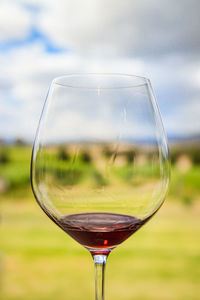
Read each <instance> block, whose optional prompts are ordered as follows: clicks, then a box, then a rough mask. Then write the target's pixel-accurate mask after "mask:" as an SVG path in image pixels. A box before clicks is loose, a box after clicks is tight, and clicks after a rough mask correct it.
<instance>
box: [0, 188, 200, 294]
mask: <svg viewBox="0 0 200 300" xmlns="http://www.w3.org/2000/svg"><path fill="white" fill-rule="evenodd" d="M1 209H2V216H3V222H2V224H1V234H0V238H1V250H2V253H3V258H2V263H3V272H2V281H3V282H2V287H3V296H2V297H3V298H2V299H4V300H23V299H24V300H25V299H30V300H32V299H38V300H47V299H48V300H51V299H55V298H56V299H58V300H59V299H82V300H86V299H93V296H94V295H93V294H94V286H93V283H94V282H93V281H94V278H93V277H94V274H93V265H92V259H91V257H90V255H89V253H87V251H86V250H85V249H84V248H83V247H81V246H79V245H78V244H77V243H76V242H74V241H73V240H72V239H71V238H70V237H68V236H67V235H66V234H65V233H64V232H62V231H61V230H60V229H59V228H57V226H56V225H54V224H53V223H52V222H51V221H50V220H49V219H48V218H47V217H46V216H45V215H44V214H43V213H42V212H41V210H40V208H39V207H38V206H37V204H36V203H35V201H34V199H33V197H32V196H31V194H30V193H29V192H28V193H27V195H26V199H21V200H19V201H16V200H14V199H13V200H12V199H11V200H10V201H7V200H6V199H3V198H2V202H1ZM199 213H200V205H199V203H198V202H197V201H196V202H195V203H193V204H192V205H191V206H189V207H188V206H184V205H182V204H181V203H179V202H177V201H176V202H173V201H168V202H167V203H165V205H164V206H163V208H162V209H161V210H160V212H159V213H158V214H157V215H156V216H155V217H154V219H152V220H151V221H150V222H149V223H148V225H147V226H144V228H143V229H141V230H140V231H139V232H138V233H136V234H135V236H134V237H132V238H130V239H129V240H127V241H126V242H125V243H124V244H122V245H121V246H119V248H118V249H116V250H114V251H113V253H112V254H111V255H110V257H109V259H108V265H107V271H106V296H107V299H110V300H112V299H119V300H122V299H123V300H126V299H127V300H129V299H136V300H151V299H152V300H153V299H154V300H155V299H164V300H165V299H166V300H168V299H173V300H179V299H180V300H184V299H185V300H186V299H191V300H197V299H199V298H200V290H199V277H200V269H199V264H200V254H199V253H200V241H199V234H200V220H199Z"/></svg>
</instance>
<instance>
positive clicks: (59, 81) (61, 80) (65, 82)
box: [52, 72, 150, 90]
mask: <svg viewBox="0 0 200 300" xmlns="http://www.w3.org/2000/svg"><path fill="white" fill-rule="evenodd" d="M86 77H88V78H89V77H91V79H92V78H93V79H94V78H95V77H99V78H100V77H102V78H103V77H104V78H105V77H110V78H111V77H112V78H115V79H117V78H118V79H119V78H120V77H121V78H123V79H127V81H128V80H129V83H127V84H121V83H120V85H119V86H115V85H114V84H113V85H112V84H111V85H108V86H105V85H101V84H96V85H90V84H83V85H81V84H80V85H79V84H73V83H72V80H73V79H75V78H76V79H77V78H80V79H82V78H86ZM70 79H71V81H70ZM131 80H133V81H132V82H131ZM134 81H135V84H134ZM52 84H56V85H59V86H62V87H68V88H76V89H92V90H98V89H101V90H102V89H105V90H110V89H127V88H136V87H142V86H145V85H149V84H150V80H149V79H148V78H147V77H144V76H139V75H133V74H125V73H87V72H85V73H69V74H66V75H62V76H58V77H55V78H54V79H53V81H52Z"/></svg>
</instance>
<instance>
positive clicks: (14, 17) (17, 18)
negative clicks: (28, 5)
mask: <svg viewBox="0 0 200 300" xmlns="http://www.w3.org/2000/svg"><path fill="white" fill-rule="evenodd" d="M30 25H31V20H30V16H29V14H28V13H27V11H26V10H25V9H24V8H23V7H22V6H21V5H19V4H17V3H16V2H15V1H10V0H2V1H0V42H6V41H11V40H17V39H23V38H25V37H26V36H27V35H28V33H29V30H30Z"/></svg>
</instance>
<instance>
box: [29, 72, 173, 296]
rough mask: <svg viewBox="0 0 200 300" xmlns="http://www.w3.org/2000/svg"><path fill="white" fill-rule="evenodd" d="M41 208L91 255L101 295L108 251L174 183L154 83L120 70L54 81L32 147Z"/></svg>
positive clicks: (134, 228) (35, 187)
mask: <svg viewBox="0 0 200 300" xmlns="http://www.w3.org/2000/svg"><path fill="white" fill-rule="evenodd" d="M31 165H32V168H31V174H32V176H31V178H32V188H33V192H34V195H35V198H36V200H37V202H38V203H39V205H40V207H41V208H42V209H43V211H44V212H45V213H46V214H47V215H48V216H49V218H50V219H51V220H52V221H54V222H55V223H56V224H57V225H58V226H59V227H60V228H61V229H63V230H64V231H65V232H66V233H68V234H69V235H70V236H71V237H72V238H74V239H75V240H76V241H77V242H79V243H80V244H82V245H83V246H84V247H85V248H87V249H88V250H89V251H90V253H91V254H92V256H93V259H94V263H95V274H96V284H95V286H96V300H100V299H104V286H103V283H104V269H105V264H106V260H107V256H108V254H109V253H110V252H111V250H112V249H114V248H115V247H117V246H118V245H119V244H121V243H122V242H123V241H125V240H126V239H127V238H128V237H130V236H131V235H132V234H133V233H134V232H136V231H137V230H138V229H139V228H141V226H142V225H144V224H145V223H146V222H147V221H148V220H149V219H150V218H151V217H152V216H153V215H154V214H155V213H156V212H157V211H158V209H159V208H160V207H161V205H162V203H163V201H164V199H165V196H166V193H167V189H168V183H169V156H168V146H167V140H166V135H165V132H164V128H163V125H162V121H161V116H160V113H159V109H158V106H157V103H156V100H155V97H154V94H153V91H152V87H151V84H150V81H149V80H148V79H146V78H142V77H138V76H133V75H123V74H74V75H67V76H62V77H58V78H56V79H54V80H53V82H52V84H51V86H50V89H49V92H48V95H47V99H46V101H45V105H44V108H43V111H42V115H41V119H40V122H39V127H38V130H37V134H36V139H35V143H34V146H33V153H32V164H31Z"/></svg>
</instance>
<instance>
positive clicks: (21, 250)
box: [0, 0, 200, 300]
mask: <svg viewBox="0 0 200 300" xmlns="http://www.w3.org/2000/svg"><path fill="white" fill-rule="evenodd" d="M199 11H200V3H199V1H198V0H181V1H172V0H163V1H159V0H140V1H139V0H136V1H133V0H126V1H119V0H115V1H114V0H110V1H105V0H101V1H100V0H85V1H81V0H73V1H69V0H59V1H53V0H40V1H38V0H1V1H0V67H1V72H0V209H1V212H0V213H1V229H0V241H1V243H0V274H1V275H0V277H1V278H0V284H1V286H0V290H1V291H0V295H1V296H0V297H1V299H4V300H8V299H9V300H11V299H12V300H23V299H38V300H39V299H41V300H45V299H46V300H47V299H48V300H50V299H54V298H55V297H56V299H80V298H81V299H83V300H84V299H92V297H93V296H94V286H93V283H94V282H93V281H94V278H93V277H94V276H93V275H94V274H93V265H92V260H91V257H90V256H89V254H88V253H87V251H86V250H84V248H83V247H81V246H79V245H78V244H77V243H76V242H74V241H73V240H72V239H71V238H70V237H68V236H66V234H65V233H64V232H62V231H61V230H60V229H59V228H56V226H55V225H54V224H53V223H52V222H51V221H50V220H49V219H48V218H47V217H46V216H45V215H44V214H43V212H42V211H41V209H40V208H39V207H38V206H37V204H36V202H35V200H34V198H33V195H32V192H31V189H30V178H29V172H30V171H29V170H30V157H31V147H32V143H33V139H34V135H35V131H36V128H37V124H38V121H39V117H40V113H41V110H42V106H43V104H44V100H45V97H46V94H47V91H48V87H49V84H50V82H51V81H52V79H53V78H54V77H56V76H60V75H65V74H69V73H74V72H81V73H82V72H117V73H130V74H135V75H140V76H145V77H148V78H150V79H151V82H152V85H153V88H154V91H155V93H156V96H157V100H158V104H159V107H160V110H161V114H162V117H163V122H164V126H165V128H166V132H167V136H168V140H169V144H170V152H171V161H172V173H171V187H170V191H169V195H168V198H167V201H166V203H165V204H164V206H163V207H162V209H161V210H160V211H159V213H158V215H156V217H154V218H153V219H152V220H151V221H150V222H149V223H148V225H147V226H144V228H142V229H141V230H140V231H139V232H138V233H136V234H135V236H134V237H132V238H131V239H129V240H128V241H127V242H125V243H124V244H123V245H121V246H120V247H119V248H118V249H117V250H115V251H113V253H112V255H111V256H110V257H109V261H108V266H107V274H106V296H107V299H110V300H112V299H119V300H120V299H123V300H126V299H127V300H128V299H137V300H151V299H152V300H153V299H154V300H155V299H173V300H178V299H180V300H184V299H187V300H188V299H191V300H197V299H200V290H199V278H200V271H199V270H200V268H199V266H200V254H199V253H200V240H199V234H200V218H199V213H200V117H199V115H200V100H199V99H200V96H199V94H200V38H199V37H200V18H199ZM58 155H66V153H58ZM86 155H87V154H86Z"/></svg>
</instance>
